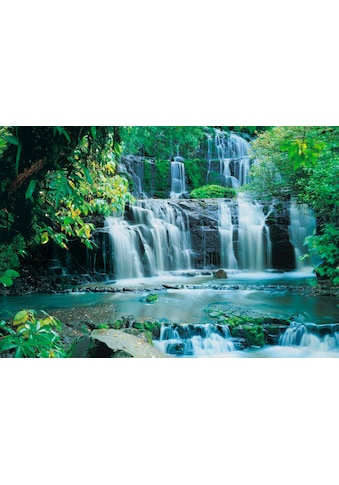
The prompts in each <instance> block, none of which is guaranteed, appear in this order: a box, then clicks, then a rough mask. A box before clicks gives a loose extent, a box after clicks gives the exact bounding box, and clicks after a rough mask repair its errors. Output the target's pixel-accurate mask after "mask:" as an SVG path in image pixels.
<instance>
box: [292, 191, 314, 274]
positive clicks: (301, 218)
mask: <svg viewBox="0 0 339 485" xmlns="http://www.w3.org/2000/svg"><path fill="white" fill-rule="evenodd" d="M289 217H290V224H289V226H288V232H289V235H290V241H291V243H292V245H293V247H294V254H295V265H296V268H298V269H300V268H301V267H302V266H304V264H303V263H302V262H301V260H300V259H301V257H302V256H304V255H305V254H306V253H307V250H306V247H305V246H304V241H305V238H306V236H310V235H311V234H312V233H313V231H314V230H315V227H316V220H315V217H314V215H313V213H312V211H311V210H310V208H309V207H308V206H307V205H306V204H297V203H296V201H295V200H292V201H291V204H290V207H289Z"/></svg>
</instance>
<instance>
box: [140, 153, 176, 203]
mask: <svg viewBox="0 0 339 485" xmlns="http://www.w3.org/2000/svg"><path fill="white" fill-rule="evenodd" d="M170 167H171V162H170V161H169V160H155V161H154V162H148V161H144V189H145V191H146V192H148V193H152V192H153V193H154V195H155V196H156V197H159V198H165V197H166V196H167V195H168V193H169V190H170Z"/></svg>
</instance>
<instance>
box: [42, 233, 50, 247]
mask: <svg viewBox="0 0 339 485" xmlns="http://www.w3.org/2000/svg"><path fill="white" fill-rule="evenodd" d="M48 241H49V237H48V232H46V231H45V232H43V233H42V234H41V244H47V243H48Z"/></svg>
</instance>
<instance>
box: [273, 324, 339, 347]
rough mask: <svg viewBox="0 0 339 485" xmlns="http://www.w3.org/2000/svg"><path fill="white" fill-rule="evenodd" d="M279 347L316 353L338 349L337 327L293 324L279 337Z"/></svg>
mask: <svg viewBox="0 0 339 485" xmlns="http://www.w3.org/2000/svg"><path fill="white" fill-rule="evenodd" d="M322 334H323V335H322ZM279 345H282V346H289V347H290V346H300V347H307V348H309V349H311V350H316V351H317V350H319V351H329V350H335V349H339V330H338V325H337V324H335V325H315V324H307V325H306V324H297V323H294V324H292V325H291V326H290V327H289V328H288V329H287V330H286V331H285V332H284V333H283V335H281V336H280V338H279Z"/></svg>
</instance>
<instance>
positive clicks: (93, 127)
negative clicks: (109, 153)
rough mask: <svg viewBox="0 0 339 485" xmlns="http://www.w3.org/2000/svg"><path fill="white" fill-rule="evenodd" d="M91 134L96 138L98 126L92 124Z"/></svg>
mask: <svg viewBox="0 0 339 485" xmlns="http://www.w3.org/2000/svg"><path fill="white" fill-rule="evenodd" d="M91 134H92V137H93V139H94V140H96V137H97V128H96V126H91Z"/></svg>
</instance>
